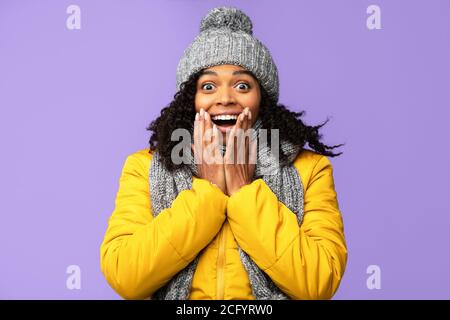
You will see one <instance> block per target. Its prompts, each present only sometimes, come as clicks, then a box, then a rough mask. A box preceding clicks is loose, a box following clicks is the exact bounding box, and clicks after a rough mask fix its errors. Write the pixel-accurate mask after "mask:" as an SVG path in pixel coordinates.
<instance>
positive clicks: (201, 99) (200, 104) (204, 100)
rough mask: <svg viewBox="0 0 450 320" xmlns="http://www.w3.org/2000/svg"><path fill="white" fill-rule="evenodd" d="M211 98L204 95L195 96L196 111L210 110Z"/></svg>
mask: <svg viewBox="0 0 450 320" xmlns="http://www.w3.org/2000/svg"><path fill="white" fill-rule="evenodd" d="M211 103H212V102H211V97H210V96H206V95H202V94H196V95H195V111H196V112H200V109H201V108H203V109H208V107H209V106H210V105H211Z"/></svg>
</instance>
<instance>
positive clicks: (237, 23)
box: [176, 7, 279, 102]
mask: <svg viewBox="0 0 450 320" xmlns="http://www.w3.org/2000/svg"><path fill="white" fill-rule="evenodd" d="M221 64H233V65H238V66H241V67H243V68H245V69H247V70H249V71H251V72H252V73H253V74H254V75H255V77H256V78H257V79H258V81H259V83H260V85H261V86H262V87H263V88H264V89H265V90H266V91H267V93H268V95H269V97H270V98H271V99H272V100H274V101H275V102H278V97H279V81H278V70H277V67H276V65H275V63H274V61H273V59H272V56H271V54H270V52H269V50H268V49H267V48H266V47H265V46H264V44H263V43H262V42H260V41H259V40H258V39H256V38H254V37H253V24H252V21H251V20H250V18H249V17H248V16H247V15H246V14H245V13H244V12H242V11H241V10H239V9H236V8H231V7H219V8H215V9H212V10H211V11H210V12H209V13H208V14H207V15H206V16H205V17H204V18H203V19H202V21H201V25H200V33H199V35H198V36H197V37H196V38H195V39H194V41H193V42H192V43H191V44H190V45H189V46H188V47H187V48H186V49H185V50H184V53H183V55H182V57H181V59H180V61H179V63H178V67H177V87H176V89H177V91H179V90H180V88H181V84H182V83H183V82H184V81H186V80H188V79H189V77H190V76H191V75H192V74H194V73H196V72H197V71H200V70H202V69H204V68H208V67H212V66H216V65H221Z"/></svg>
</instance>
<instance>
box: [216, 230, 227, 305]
mask: <svg viewBox="0 0 450 320" xmlns="http://www.w3.org/2000/svg"><path fill="white" fill-rule="evenodd" d="M224 233H225V225H224V226H223V227H222V230H220V233H219V253H218V257H217V300H223V297H224V268H225V234H224Z"/></svg>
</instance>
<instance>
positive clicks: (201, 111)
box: [200, 108, 205, 117]
mask: <svg viewBox="0 0 450 320" xmlns="http://www.w3.org/2000/svg"><path fill="white" fill-rule="evenodd" d="M204 115H205V110H203V108H201V109H200V117H203V116H204Z"/></svg>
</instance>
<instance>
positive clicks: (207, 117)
mask: <svg viewBox="0 0 450 320" xmlns="http://www.w3.org/2000/svg"><path fill="white" fill-rule="evenodd" d="M205 119H206V120H208V121H209V113H208V112H205Z"/></svg>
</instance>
